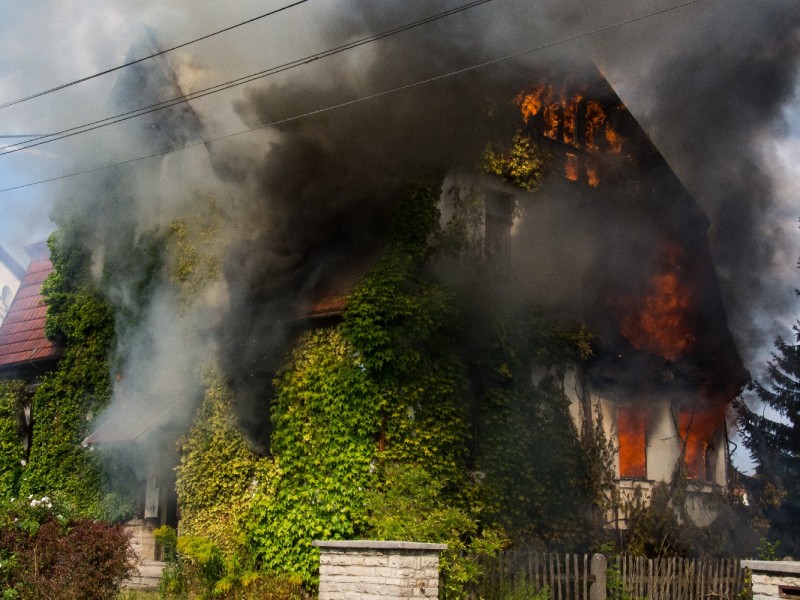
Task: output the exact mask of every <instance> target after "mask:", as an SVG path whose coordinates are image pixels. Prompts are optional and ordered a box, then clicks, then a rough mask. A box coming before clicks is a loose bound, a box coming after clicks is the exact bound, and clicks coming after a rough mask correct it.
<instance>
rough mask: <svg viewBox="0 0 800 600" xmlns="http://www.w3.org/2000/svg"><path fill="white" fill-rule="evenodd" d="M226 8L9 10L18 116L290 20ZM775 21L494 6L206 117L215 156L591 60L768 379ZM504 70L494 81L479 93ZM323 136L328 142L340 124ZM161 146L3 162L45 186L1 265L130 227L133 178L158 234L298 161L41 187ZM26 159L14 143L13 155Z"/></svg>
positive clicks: (355, 54) (785, 208) (202, 75)
mask: <svg viewBox="0 0 800 600" xmlns="http://www.w3.org/2000/svg"><path fill="white" fill-rule="evenodd" d="M217 4H219V6H210V5H209V6H200V5H199V4H198V3H196V2H190V1H189V0H172V1H169V2H164V1H150V0H124V1H122V0H108V1H106V2H103V3H96V2H91V1H89V0H74V1H72V2H69V3H65V2H58V1H55V0H35V1H32V2H19V1H15V0H0V11H1V12H2V14H3V19H2V21H1V22H0V104H5V103H7V102H11V101H13V100H16V99H18V98H22V97H25V96H28V95H31V94H35V93H37V92H40V91H42V90H46V89H49V88H52V87H55V86H58V85H61V84H64V83H68V82H70V81H73V80H76V79H79V78H82V77H86V76H88V75H91V74H93V73H97V72H99V71H102V70H106V69H109V68H113V67H115V66H117V65H120V64H122V63H123V62H124V61H126V60H127V59H129V58H130V57H137V58H138V57H139V56H142V55H143V54H142V53H146V52H147V49H146V48H143V47H142V46H141V40H142V39H143V37H144V36H145V35H147V32H150V34H149V35H151V36H152V37H153V38H154V39H156V40H157V43H158V44H159V45H160V46H161V47H162V48H164V47H171V46H174V45H178V44H181V43H183V42H186V41H189V40H192V39H194V38H197V37H200V36H203V35H206V34H208V33H210V32H213V31H216V30H219V29H222V28H225V27H228V26H230V25H233V24H236V23H239V22H241V21H245V20H247V19H251V18H253V17H255V16H257V15H261V14H263V13H266V12H267V11H269V10H271V9H277V8H279V7H282V6H285V5H286V4H289V2H288V0H282V1H277V0H271V1H256V0H241V1H238V2H226V3H217ZM462 4H465V2H464V0H425V1H420V2H414V3H408V4H406V3H397V2H396V1H394V0H358V1H357V2H355V1H352V0H350V1H347V0H308V1H307V2H303V3H301V4H299V5H298V6H296V7H293V8H291V9H287V10H285V11H283V12H280V13H279V14H276V15H274V16H271V17H268V18H264V19H260V20H258V21H256V22H253V23H250V24H249V25H246V26H243V27H239V28H237V29H235V30H234V31H231V32H228V33H225V34H222V35H219V36H215V37H214V38H212V39H208V40H205V41H203V42H199V43H197V44H192V45H190V46H187V47H185V48H182V49H180V50H178V51H176V52H174V53H172V54H171V56H170V60H171V61H172V62H171V63H170V64H171V65H172V67H173V68H174V69H175V72H176V73H177V76H178V79H179V82H180V85H181V87H182V88H183V89H184V91H187V90H189V91H191V90H197V89H202V88H204V87H207V86H209V85H214V84H216V83H219V82H223V81H229V80H232V79H235V78H237V77H241V76H244V75H247V74H249V73H253V72H256V71H258V70H261V69H265V68H269V67H271V66H274V65H277V64H282V63H283V62H286V61H290V60H294V59H297V58H302V57H305V56H309V55H311V54H313V53H315V52H320V51H323V50H326V49H328V48H332V47H336V46H338V45H341V44H343V43H346V42H348V41H351V40H353V39H357V38H360V37H362V36H364V35H366V34H368V33H374V32H378V31H385V30H387V29H390V28H391V27H394V26H396V25H398V24H401V23H407V22H411V21H413V20H415V19H419V18H422V17H424V16H427V15H430V14H434V13H437V12H440V11H442V10H446V9H449V8H453V7H457V6H460V5H462ZM681 4H685V5H682V6H680V5H681ZM755 4H756V3H753V2H752V0H695V1H693V2H688V3H683V2H679V1H677V0H669V1H665V0H646V1H641V0H619V1H610V0H608V1H601V2H594V3H591V5H589V3H586V2H585V1H579V0H567V1H563V0H541V1H532V0H492V1H491V2H487V3H485V4H483V5H481V6H476V7H474V8H471V9H469V10H467V11H464V12H463V13H459V14H456V15H453V16H451V17H448V18H447V19H444V20H442V21H440V22H437V23H436V24H434V25H430V26H426V27H427V29H426V28H420V29H419V30H415V31H414V32H411V33H406V34H399V35H397V36H392V37H391V38H390V39H389V38H387V39H386V40H382V41H378V42H375V43H373V44H369V45H365V46H363V47H361V48H358V49H356V50H353V51H348V52H344V53H341V54H338V55H336V56H334V57H331V58H328V59H325V60H320V61H315V62H314V63H311V64H309V65H303V66H302V67H300V68H298V69H293V70H291V71H287V72H285V73H282V74H280V75H278V76H275V77H270V78H269V79H267V80H261V81H258V82H255V83H252V84H248V85H246V86H240V87H236V88H233V89H231V90H228V91H224V92H221V93H218V94H213V95H210V96H208V97H206V98H202V99H199V100H196V101H193V103H192V108H193V110H194V111H195V112H196V113H197V114H198V115H199V117H200V118H201V119H202V121H203V126H204V129H203V137H205V138H206V139H208V138H217V137H222V136H227V135H230V134H232V133H236V132H240V131H243V130H246V129H248V128H253V127H262V126H263V125H264V124H265V123H268V122H269V121H270V119H276V118H281V117H284V116H288V115H291V114H298V112H297V111H300V112H303V111H314V110H317V109H319V108H323V107H324V106H327V105H328V104H330V103H331V102H336V101H346V100H348V99H351V98H357V97H363V96H368V95H371V94H375V93H377V92H380V91H383V90H386V89H391V88H392V87H397V86H402V85H407V84H409V83H414V82H417V81H420V80H421V79H424V78H425V77H431V76H436V75H437V74H442V73H448V72H451V71H455V70H459V69H463V68H466V67H471V66H474V65H477V64H480V63H482V62H487V61H492V60H495V59H497V58H500V57H505V56H509V55H514V54H518V53H525V54H524V56H522V57H521V58H520V59H519V60H518V61H516V62H515V63H514V65H515V66H516V67H515V68H525V66H526V65H528V64H531V65H535V64H536V63H537V61H539V60H543V61H545V60H546V61H555V62H558V61H560V60H563V59H565V58H566V57H569V56H575V55H583V56H589V57H590V58H591V59H592V60H594V61H595V63H596V64H597V65H598V67H599V68H600V70H601V71H602V72H603V74H604V75H605V76H606V77H607V78H608V80H609V81H610V82H611V84H612V85H613V86H614V88H615V89H616V91H617V92H618V94H619V95H620V97H621V98H622V100H623V101H624V102H625V103H626V105H627V107H628V108H629V110H630V111H631V112H632V114H633V115H634V116H635V117H636V118H637V120H638V121H639V122H640V124H641V125H642V126H643V128H644V130H645V131H646V132H647V133H648V134H649V135H650V137H651V139H652V141H653V142H654V143H655V145H656V146H657V147H658V149H659V150H660V151H661V153H662V154H663V155H664V157H665V158H666V160H667V161H668V162H669V163H670V165H671V166H672V168H673V169H674V170H675V172H676V174H677V175H678V177H679V178H680V180H681V181H682V183H683V184H684V186H685V187H686V188H687V189H688V190H689V192H690V193H691V194H692V195H693V196H694V198H695V200H696V201H697V202H698V204H699V205H700V206H701V208H702V209H703V210H704V211H705V213H706V214H707V215H708V217H709V219H710V223H711V226H710V229H709V237H710V241H711V248H712V253H713V255H714V260H715V265H716V268H717V272H718V276H719V280H720V285H721V288H722V293H723V298H724V300H725V304H726V311H727V312H728V317H729V321H730V323H731V329H732V332H733V334H734V337H735V339H736V341H737V345H738V346H739V350H740V352H741V354H742V356H743V359H744V361H745V365H746V367H747V368H748V369H749V370H750V371H751V373H753V374H756V375H757V374H758V373H759V372H760V371H761V370H762V369H763V365H764V364H765V361H766V360H767V359H768V357H769V352H770V350H771V347H772V341H773V340H774V338H775V336H776V335H789V333H790V329H789V328H790V326H791V324H792V322H793V321H794V319H795V318H796V314H797V311H796V308H797V306H796V298H795V296H794V294H793V290H794V288H795V287H800V285H798V277H797V276H798V273H797V269H796V266H797V260H798V257H800V231H798V218H800V166H798V163H799V162H800V161H799V159H798V156H800V103H798V96H799V95H800V88H798V79H799V78H798V74H799V73H798V64H800V63H798V49H800V11H798V10H797V6H796V3H795V2H794V1H793V0H774V1H771V2H767V3H758V6H754V5H755ZM762 4H763V5H762ZM651 13H652V16H647V15H650V14H651ZM569 40H571V41H569ZM537 49H538V50H537ZM500 68H501V66H495V67H487V68H484V69H480V70H477V71H474V73H475V77H482V76H487V73H488V74H492V73H494V72H497V71H498V70H500ZM120 73H121V72H115V73H111V74H109V75H105V76H102V77H98V78H95V79H92V80H91V81H87V82H84V83H81V84H78V85H75V86H71V87H69V88H66V89H63V90H60V91H58V92H55V93H51V94H47V95H45V96H42V97H41V98H36V99H33V100H30V101H26V102H22V103H19V104H15V105H13V106H8V107H5V108H0V136H3V135H6V136H11V135H28V134H43V133H49V132H53V131H60V130H63V129H67V128H69V127H73V126H76V125H79V124H82V123H87V122H92V121H94V120H97V119H101V118H104V117H106V116H110V115H113V114H116V113H118V112H119V105H120V104H119V102H120V101H119V96H120V93H122V94H125V96H126V98H125V101H126V102H128V103H129V104H130V105H131V106H138V105H137V101H138V98H137V91H136V89H135V88H130V87H127V88H124V89H122V87H121V86H120V84H119V81H120V78H119V77H120ZM121 89H122V92H120V90H121ZM332 90H335V93H334V92H332ZM398 97H399V96H398V95H394V96H392V95H386V96H382V97H380V98H377V99H375V100H374V101H372V104H371V105H370V106H372V107H373V108H374V110H375V111H376V112H380V111H381V110H385V112H386V113H387V115H392V114H394V113H393V111H396V110H400V108H398V105H401V104H402V101H401V100H397V98H398ZM115 102H116V104H115ZM292 110H294V112H292ZM398 114H399V113H398ZM326 115H330V117H327V116H326V117H325V118H330V119H332V120H331V121H329V122H327V123H330V124H331V125H330V126H331V127H332V128H335V127H336V125H335V120H336V119H345V118H348V116H349V115H350V113H342V112H338V113H337V112H336V111H331V112H330V113H326ZM148 123H149V121H148ZM315 123H322V125H321V126H322V127H323V128H324V127H326V126H327V125H326V121H324V119H323V120H318V121H315ZM148 126H152V125H148ZM142 127H145V125H143V124H141V123H138V122H137V121H136V120H131V121H128V122H126V123H125V124H122V125H116V126H110V127H106V128H102V129H98V130H97V131H94V132H90V133H86V134H81V135H77V136H74V137H71V138H69V139H66V140H62V141H59V142H54V143H50V144H46V145H41V146H38V147H35V148H31V149H29V150H24V151H20V152H14V153H12V154H6V155H0V189H6V188H12V187H17V186H26V187H22V188H21V189H16V190H10V191H2V192H0V206H2V209H3V212H2V215H3V218H2V219H0V245H2V246H3V247H5V248H6V249H7V250H8V251H9V252H11V253H12V255H14V256H15V257H16V258H17V259H18V260H19V261H20V262H21V263H22V264H23V265H24V264H25V263H26V258H25V254H24V251H23V247H24V246H25V245H26V244H30V243H33V242H36V241H39V240H41V239H44V238H45V237H46V236H47V235H48V234H49V232H51V231H52V230H53V228H54V227H55V226H54V224H53V222H52V221H51V219H50V215H51V214H52V212H53V211H54V210H57V211H62V212H63V211H67V212H68V211H70V210H74V211H76V212H77V213H81V211H83V213H82V217H83V218H85V219H87V220H91V219H92V218H95V214H93V213H92V212H91V211H92V210H98V213H97V215H96V216H97V218H98V219H101V218H107V219H111V220H113V219H114V218H115V215H114V213H113V212H111V213H108V212H107V211H109V210H110V209H108V207H107V206H106V205H104V204H103V197H102V196H103V195H104V194H105V193H109V192H108V190H109V189H116V188H114V184H113V183H109V181H113V180H115V179H116V180H117V181H122V180H127V179H126V177H128V176H131V177H134V175H130V174H131V173H135V174H136V175H135V177H138V179H135V181H137V182H138V184H137V185H139V189H137V190H136V192H135V195H136V196H137V198H138V199H137V201H136V202H135V203H134V206H133V208H130V214H127V213H126V214H125V215H122V214H120V215H117V216H119V219H120V220H130V221H131V222H133V223H135V224H136V225H135V227H138V228H140V229H145V228H146V227H147V226H150V225H152V224H153V223H158V222H161V221H163V220H164V219H168V218H169V217H171V216H174V215H175V214H177V213H179V212H180V211H182V210H186V207H187V206H188V205H187V204H186V203H184V204H181V203H180V202H177V201H175V202H172V201H170V200H169V199H168V198H169V194H167V193H166V192H165V191H164V190H166V189H172V190H173V191H174V192H175V193H174V194H173V196H175V197H177V196H180V195H181V193H180V191H178V188H179V187H181V186H185V187H187V188H193V189H195V188H196V189H201V190H202V189H209V190H211V189H213V190H214V193H217V194H220V195H223V196H224V195H225V194H227V193H230V194H231V197H235V196H236V194H237V193H238V192H235V191H233V189H232V187H231V186H232V185H233V183H236V182H234V181H233V180H235V179H236V178H237V177H241V179H243V180H245V183H244V184H242V185H243V186H244V185H249V184H248V183H247V182H250V181H251V180H254V177H253V176H252V173H256V172H258V169H259V166H258V164H257V163H258V160H259V159H257V158H255V157H260V156H261V155H262V153H263V152H264V151H265V150H264V149H265V148H275V147H278V146H280V141H281V138H280V137H276V134H273V133H272V132H271V131H270V129H269V128H266V129H258V130H257V131H255V132H252V133H245V134H242V135H236V136H234V137H230V138H227V139H224V140H220V141H219V142H215V143H214V147H215V149H218V151H219V152H220V153H221V154H222V155H226V156H229V157H230V160H229V164H228V166H227V167H226V169H227V171H226V173H227V175H226V176H225V177H219V176H218V177H214V178H210V177H209V178H206V177H204V176H201V175H197V173H196V172H193V171H192V170H191V168H190V166H189V167H187V166H186V165H192V164H195V163H192V160H194V159H192V158H191V156H195V157H197V156H198V155H197V153H198V152H201V150H199V149H197V148H194V149H189V150H186V151H183V154H185V155H187V156H188V157H190V158H187V159H186V161H185V165H184V166H183V167H181V169H182V170H181V169H177V168H176V173H180V177H178V176H173V177H172V178H171V179H170V181H169V182H168V183H167V182H166V181H165V182H164V186H163V189H161V190H159V189H156V186H154V181H153V177H152V176H150V175H148V171H147V169H148V168H149V167H148V164H150V163H148V160H150V161H152V160H153V159H147V160H143V161H138V162H135V163H132V164H131V165H129V166H124V167H119V168H116V169H113V170H106V171H95V172H92V173H90V174H86V175H79V176H76V177H69V178H66V179H59V180H57V181H53V182H49V183H43V184H38V185H27V184H33V183H35V182H37V181H40V180H45V179H51V178H57V177H61V176H63V175H69V174H71V173H75V172H79V171H84V170H93V169H96V168H97V167H102V166H104V165H108V164H112V163H116V162H122V161H128V160H131V159H135V158H138V157H140V156H144V155H146V154H148V153H151V152H152V148H150V147H148V145H147V144H146V143H145V142H143V141H142V140H147V139H148V135H147V132H146V131H143V130H142ZM298 127H300V125H298ZM9 142H10V140H3V139H0V145H5V144H7V143H9ZM2 152H3V150H0V153H2ZM197 160H198V161H199V162H198V163H196V164H198V165H199V164H201V163H202V159H201V158H197ZM201 168H202V167H199V166H198V167H197V169H198V170H199V169H201ZM248 173H249V174H250V175H248ZM237 174H238V175H237ZM161 176H162V175H159V177H161ZM226 178H227V179H226ZM220 179H223V180H225V181H219V180H220ZM156 183H157V182H156ZM238 183H241V182H238ZM109 186H111V188H109ZM226 186H227V187H226ZM239 187H242V186H239ZM251 187H255V188H257V187H258V186H257V185H256V184H253V185H252V186H251ZM145 190H146V191H147V193H145ZM117 191H118V190H117ZM250 191H251V193H252V189H251V190H250ZM151 192H152V193H151ZM115 193H116V192H115ZM131 193H134V192H131ZM241 206H243V207H244V209H243V210H244V213H246V212H247V209H248V207H249V206H251V204H248V203H247V202H244V201H242V205H241ZM97 207H100V208H99V209H98V208H97ZM125 210H128V209H125ZM176 211H177V212H176ZM123 217H124V218H123ZM237 218H240V219H242V222H246V218H245V217H237ZM231 235H235V234H231ZM154 312H157V311H154Z"/></svg>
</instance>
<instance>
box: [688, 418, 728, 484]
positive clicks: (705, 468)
mask: <svg viewBox="0 0 800 600" xmlns="http://www.w3.org/2000/svg"><path fill="white" fill-rule="evenodd" d="M714 417H715V415H714V414H713V413H710V412H708V413H706V412H701V411H699V410H681V411H680V413H679V414H678V427H679V430H680V435H681V445H682V448H683V462H684V464H685V465H686V474H687V476H688V478H689V479H701V480H710V479H711V477H710V476H709V475H710V471H711V465H710V461H709V450H710V449H712V446H713V444H712V442H713V437H714V433H715V431H716V429H717V425H718V423H717V422H716V419H715V418H714Z"/></svg>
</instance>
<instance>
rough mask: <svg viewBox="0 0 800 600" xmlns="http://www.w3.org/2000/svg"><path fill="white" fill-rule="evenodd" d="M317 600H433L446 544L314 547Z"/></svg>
mask: <svg viewBox="0 0 800 600" xmlns="http://www.w3.org/2000/svg"><path fill="white" fill-rule="evenodd" d="M314 545H315V546H316V547H318V548H319V549H320V567H319V600H353V598H362V599H364V600H390V599H397V600H400V599H407V598H437V597H438V595H439V553H440V552H441V551H442V550H445V549H446V548H447V545H446V544H423V543H418V542H391V541H375V540H352V541H330V542H322V541H316V542H314Z"/></svg>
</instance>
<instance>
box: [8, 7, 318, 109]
mask: <svg viewBox="0 0 800 600" xmlns="http://www.w3.org/2000/svg"><path fill="white" fill-rule="evenodd" d="M305 2H308V0H297V1H296V2H293V3H292V4H287V5H286V6H282V7H280V8H276V9H275V10H271V11H269V12H267V13H264V14H263V15H258V16H257V17H253V18H252V19H248V20H247V21H242V22H241V23H237V24H236V25H231V26H230V27H226V28H225V29H220V30H219V31H214V32H212V33H209V34H206V35H204V36H201V37H199V38H195V39H193V40H190V41H188V42H184V43H182V44H178V45H177V46H172V48H167V49H166V50H161V51H160V52H156V53H155V54H150V55H149V56H144V57H142V58H137V59H136V60H132V61H130V62H126V63H123V64H121V65H119V66H117V67H113V68H111V69H106V70H105V71H100V72H99V73H94V74H93V75H87V76H86V77H82V78H81V79H76V80H75V81H70V82H69V83H62V84H61V85H57V86H56V87H53V88H50V89H47V90H43V91H41V92H36V93H35V94H31V95H30V96H25V97H24V98H17V99H16V100H11V101H10V102H6V103H4V104H0V109H3V108H7V107H9V106H14V105H15V104H21V103H22V102H27V101H28V100H33V99H34V98H39V97H41V96H45V95H47V94H51V93H53V92H57V91H58V90H63V89H64V88H68V87H71V86H73V85H77V84H79V83H83V82H84V81H89V80H90V79H94V78H95V77H100V76H102V75H108V74H109V73H113V72H114V71H119V70H120V69H124V68H125V67H130V66H131V65H135V64H138V63H140V62H144V61H146V60H150V59H151V58H155V57H156V56H161V55H162V54H166V53H168V52H172V51H173V50H178V49H179V48H184V47H186V46H189V45H191V44H194V43H196V42H200V41H202V40H207V39H208V38H211V37H214V36H215V35H219V34H220V33H225V32H227V31H231V30H232V29H236V28H237V27H241V26H243V25H249V24H250V23H253V22H255V21H258V20H260V19H263V18H265V17H270V16H272V15H275V14H278V13H280V12H283V11H285V10H289V9H290V8H294V7H295V6H297V5H298V4H303V3H305Z"/></svg>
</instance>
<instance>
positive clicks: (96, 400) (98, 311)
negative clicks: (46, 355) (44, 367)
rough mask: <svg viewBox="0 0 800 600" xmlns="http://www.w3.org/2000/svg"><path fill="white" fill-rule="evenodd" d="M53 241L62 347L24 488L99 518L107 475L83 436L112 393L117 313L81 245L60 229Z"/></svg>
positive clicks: (46, 389)
mask: <svg viewBox="0 0 800 600" xmlns="http://www.w3.org/2000/svg"><path fill="white" fill-rule="evenodd" d="M49 246H50V258H51V261H52V262H53V266H54V271H53V273H52V274H51V275H49V276H48V278H47V279H46V280H45V282H44V284H43V286H42V294H43V295H44V297H45V301H46V302H47V310H48V312H47V335H48V337H50V338H54V339H57V340H58V341H59V342H60V343H61V345H62V347H63V354H62V356H61V358H60V360H59V362H58V364H57V366H56V368H55V370H53V371H51V372H48V373H45V374H44V375H43V377H42V381H41V384H40V385H38V386H37V387H36V390H35V391H34V393H33V397H32V411H31V412H32V415H33V434H32V443H31V449H30V460H29V462H28V465H27V467H26V468H25V469H24V471H23V472H22V475H21V479H20V487H19V490H18V494H19V495H22V496H27V495H29V494H34V495H41V494H49V495H51V496H55V497H58V498H59V499H60V500H61V501H62V502H65V503H67V504H69V505H71V506H72V507H73V509H74V510H75V511H76V512H77V513H78V514H83V515H86V516H95V517H99V516H103V515H104V509H103V497H102V486H101V483H102V474H101V471H100V469H99V467H98V465H97V464H96V462H95V460H94V457H93V456H92V455H91V454H90V453H89V452H88V451H87V450H86V449H84V448H82V447H81V441H82V440H83V439H84V438H85V437H86V435H88V434H89V432H90V431H91V428H92V424H93V419H94V417H96V416H97V415H98V414H99V412H100V411H101V410H102V409H103V408H104V407H105V406H106V405H107V403H108V401H109V398H110V393H111V381H110V376H109V366H108V360H107V359H108V355H109V351H110V348H111V345H112V342H113V338H114V316H113V313H112V310H111V308H110V306H109V305H108V303H107V302H105V300H104V299H103V298H102V297H101V295H100V294H99V292H98V291H97V289H96V287H95V286H93V285H91V278H90V276H89V272H88V265H89V261H88V260H87V257H86V255H85V254H84V253H82V252H81V251H80V250H79V249H78V246H77V245H75V244H67V243H65V242H64V239H63V238H62V237H60V236H59V235H58V234H54V235H53V236H52V237H51V238H50V240H49Z"/></svg>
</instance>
